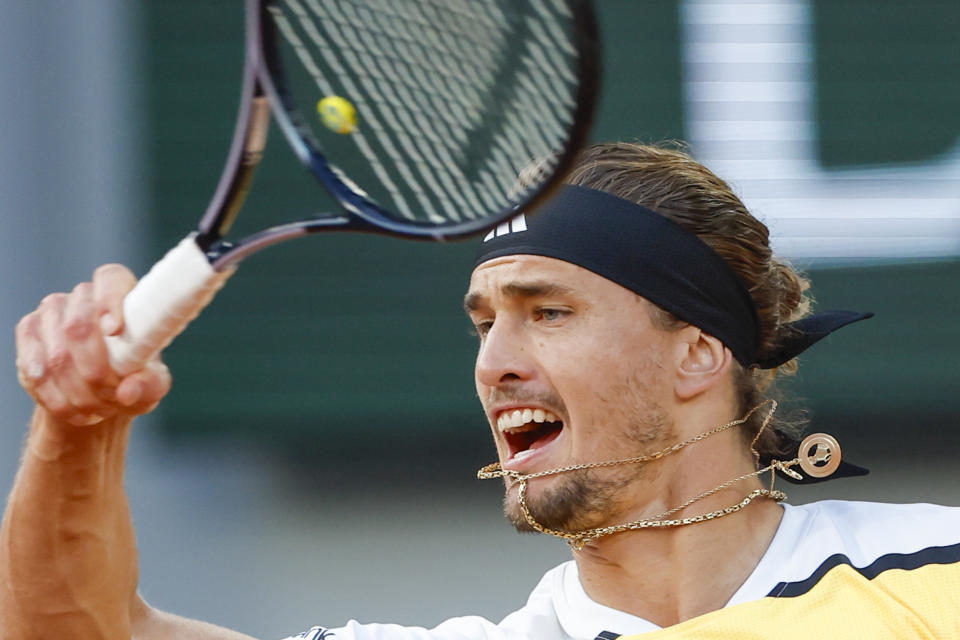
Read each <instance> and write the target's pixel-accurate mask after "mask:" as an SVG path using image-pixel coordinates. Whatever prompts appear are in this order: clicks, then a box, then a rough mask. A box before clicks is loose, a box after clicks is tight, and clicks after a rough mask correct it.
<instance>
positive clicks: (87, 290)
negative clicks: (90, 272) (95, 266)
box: [73, 282, 93, 296]
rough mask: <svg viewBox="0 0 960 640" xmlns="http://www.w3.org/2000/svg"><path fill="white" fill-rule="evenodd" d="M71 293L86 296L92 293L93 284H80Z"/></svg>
mask: <svg viewBox="0 0 960 640" xmlns="http://www.w3.org/2000/svg"><path fill="white" fill-rule="evenodd" d="M73 293H75V294H77V295H79V296H88V295H90V294H91V293H93V283H92V282H81V283H79V284H78V285H77V286H75V287H74V288H73Z"/></svg>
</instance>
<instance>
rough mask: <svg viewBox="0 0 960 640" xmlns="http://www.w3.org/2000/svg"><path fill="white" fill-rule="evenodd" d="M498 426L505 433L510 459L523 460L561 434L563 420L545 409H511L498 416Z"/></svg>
mask: <svg viewBox="0 0 960 640" xmlns="http://www.w3.org/2000/svg"><path fill="white" fill-rule="evenodd" d="M497 428H498V429H499V430H500V432H501V433H502V434H503V435H504V439H505V441H506V443H507V447H508V450H509V451H508V460H515V461H519V460H523V459H524V458H527V457H529V456H531V455H533V454H534V452H536V451H537V450H538V449H541V448H543V447H545V446H547V445H548V444H550V443H551V442H553V441H554V440H556V439H557V437H558V436H559V435H560V432H561V431H562V430H563V422H562V421H561V420H560V419H559V418H558V417H557V416H556V415H554V414H553V413H551V412H549V411H545V410H543V409H533V408H526V409H511V410H508V411H504V412H503V413H501V414H500V415H499V417H498V418H497Z"/></svg>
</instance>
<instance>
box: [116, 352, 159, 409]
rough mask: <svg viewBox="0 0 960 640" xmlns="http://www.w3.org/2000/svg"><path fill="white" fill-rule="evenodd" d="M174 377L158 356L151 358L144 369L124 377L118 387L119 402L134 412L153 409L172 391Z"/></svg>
mask: <svg viewBox="0 0 960 640" xmlns="http://www.w3.org/2000/svg"><path fill="white" fill-rule="evenodd" d="M172 381H173V377H172V376H171V375H170V370H169V369H168V368H167V365H165V364H163V362H161V361H160V360H159V359H158V358H155V359H153V360H150V361H149V362H147V365H146V366H145V367H144V368H143V370H142V371H138V372H136V373H132V374H130V375H129V376H127V377H126V378H124V379H123V380H122V381H121V382H120V384H119V386H118V387H117V402H119V403H120V404H121V405H123V406H124V407H127V408H128V410H129V411H130V412H132V413H138V414H139V413H146V412H147V411H152V410H153V408H154V407H156V406H157V404H158V403H159V402H160V400H161V399H163V397H164V396H165V395H166V394H167V392H168V391H170V385H171V383H172Z"/></svg>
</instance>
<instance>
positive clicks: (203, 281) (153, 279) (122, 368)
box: [106, 233, 234, 375]
mask: <svg viewBox="0 0 960 640" xmlns="http://www.w3.org/2000/svg"><path fill="white" fill-rule="evenodd" d="M195 235H196V234H193V233H191V234H190V235H189V236H187V237H186V238H184V239H183V240H181V241H180V244H178V245H177V246H176V247H174V248H173V249H171V250H170V251H168V252H167V255H165V256H163V258H161V259H160V261H159V262H157V263H156V264H155V265H153V267H152V268H151V269H150V271H149V272H148V273H147V275H145V276H143V278H141V279H140V281H139V282H138V283H137V286H135V287H134V288H133V289H132V290H131V291H130V293H128V294H127V297H126V298H124V300H123V333H121V334H120V335H117V336H107V338H106V342H107V351H108V352H109V356H110V364H111V366H112V367H113V369H114V371H116V372H117V373H119V374H121V375H127V374H130V373H133V372H134V371H139V370H140V369H142V368H143V366H144V365H145V364H146V362H147V360H149V359H150V358H151V357H152V356H153V355H154V354H157V353H159V352H160V351H161V350H162V349H163V348H164V347H166V346H167V345H168V344H170V342H171V341H173V339H174V338H176V337H177V336H178V335H180V333H181V332H182V331H183V330H184V329H185V328H186V326H187V325H188V324H190V322H191V321H192V320H193V319H194V318H196V317H197V315H198V314H199V313H200V311H202V310H203V308H204V307H206V306H207V305H208V304H209V303H210V301H211V300H213V296H214V295H215V294H216V293H217V291H219V289H220V287H222V286H223V284H224V283H225V282H226V281H227V278H229V277H230V276H231V275H232V274H233V272H234V269H233V268H229V269H225V270H224V271H214V270H213V267H211V266H210V263H209V262H207V258H206V256H205V255H204V254H203V251H201V250H200V247H198V246H197V243H196V242H195V241H194V237H195Z"/></svg>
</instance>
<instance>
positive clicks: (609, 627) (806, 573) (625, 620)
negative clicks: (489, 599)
mask: <svg viewBox="0 0 960 640" xmlns="http://www.w3.org/2000/svg"><path fill="white" fill-rule="evenodd" d="M784 509H785V513H784V516H783V519H782V521H781V523H780V526H779V528H778V530H777V533H776V535H775V536H774V538H773V541H772V542H771V544H770V547H769V548H768V549H767V551H766V553H765V554H764V556H763V558H762V559H761V560H760V563H759V564H758V565H757V567H756V568H755V569H754V571H753V573H752V574H751V575H750V576H749V578H747V580H746V582H744V584H743V585H742V586H741V587H740V588H739V589H738V590H737V592H736V593H735V594H734V595H733V597H732V598H731V599H730V601H729V602H728V603H727V604H726V606H725V607H724V608H723V609H721V610H719V611H715V612H711V613H708V614H705V615H703V616H699V617H697V618H694V619H692V620H688V621H685V622H683V623H681V624H679V625H674V626H671V627H667V628H664V629H661V628H660V627H658V626H657V625H655V624H653V623H652V622H649V621H648V620H644V619H643V618H638V617H636V616H633V615H630V614H628V613H624V612H622V611H617V610H615V609H611V608H610V607H606V606H604V605H601V604H599V603H597V602H594V601H593V600H591V599H590V598H589V597H588V596H587V594H586V593H585V592H584V590H583V587H582V586H581V584H580V579H579V576H578V573H577V566H576V564H575V563H574V562H573V561H570V562H565V563H563V564H561V565H559V566H557V567H555V568H553V569H551V570H550V571H548V572H547V573H546V575H544V576H543V578H542V579H541V580H540V583H539V584H538V585H537V586H536V588H535V589H534V590H533V593H531V594H530V598H529V599H528V600H527V603H526V605H525V606H524V607H523V608H521V609H519V610H517V611H515V612H513V613H511V614H510V615H508V616H507V617H506V618H504V619H503V620H502V621H500V622H499V623H495V622H491V621H489V620H485V619H483V618H481V617H478V616H466V617H459V618H451V619H449V620H446V621H445V622H443V623H441V624H440V625H438V626H436V627H434V628H433V629H425V628H422V627H404V626H400V625H391V624H361V623H359V622H356V621H352V620H351V621H350V622H348V623H347V624H346V625H344V626H342V627H336V628H326V627H314V628H313V629H311V630H310V631H306V632H304V633H301V634H300V635H297V636H293V638H295V639H296V640H323V639H328V640H508V639H509V640H548V639H549V640H613V639H615V638H623V640H626V638H627V636H631V637H632V636H634V635H638V634H648V635H643V638H644V640H646V639H647V638H650V640H654V639H659V638H671V639H680V638H684V639H686V638H703V637H710V638H711V639H727V638H737V639H747V638H769V637H773V636H771V635H770V634H771V632H772V631H773V630H776V633H774V636H776V637H778V638H793V637H798V638H800V637H803V638H809V637H811V635H810V634H811V631H812V628H811V626H810V624H815V625H816V628H819V629H820V631H821V632H824V633H827V635H828V636H830V637H845V638H871V640H874V639H876V638H898V637H911V638H960V508H957V507H940V506H936V505H929V504H914V505H888V504H879V503H866V502H845V501H824V502H817V503H812V504H807V505H802V506H791V505H784ZM793 632H796V634H797V635H796V636H794V635H793ZM703 634H710V635H703ZM837 634H839V635H837ZM813 635H814V636H817V635H818V634H817V633H814V634H813ZM288 640H292V639H288Z"/></svg>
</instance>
